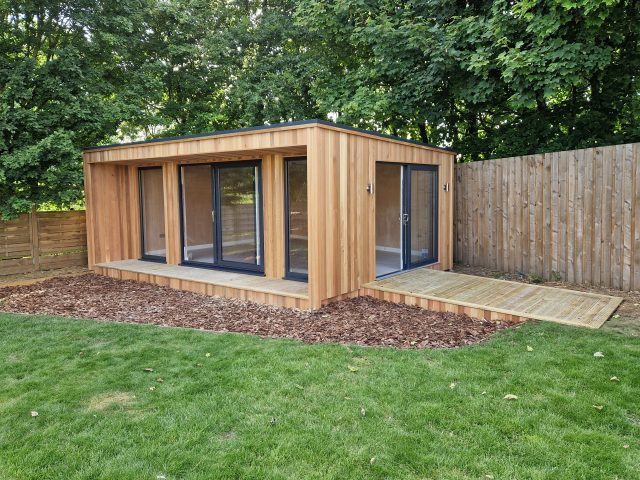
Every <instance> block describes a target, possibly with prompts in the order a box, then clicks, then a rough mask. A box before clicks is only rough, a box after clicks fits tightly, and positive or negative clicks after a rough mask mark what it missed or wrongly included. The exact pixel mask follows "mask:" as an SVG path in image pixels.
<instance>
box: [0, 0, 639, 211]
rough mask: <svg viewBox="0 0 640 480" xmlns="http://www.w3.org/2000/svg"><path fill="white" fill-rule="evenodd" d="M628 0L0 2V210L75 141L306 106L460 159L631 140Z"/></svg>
mask: <svg viewBox="0 0 640 480" xmlns="http://www.w3.org/2000/svg"><path fill="white" fill-rule="evenodd" d="M639 38H640V3H638V2H637V1H635V0H627V1H624V0H621V1H616V0H605V1H594V0H576V1H571V0H550V1H544V2H543V1H539V0H522V1H506V0H497V1H469V0H465V1H449V0H331V1H330V0H97V1H96V0H93V1H89V0H77V1H74V2H62V1H54V0H27V1H24V0H22V1H20V2H18V1H14V0H0V216H2V217H4V218H10V217H13V216H15V215H17V214H19V213H22V212H26V211H28V210H30V209H31V208H33V207H34V206H35V207H37V206H40V205H43V204H46V203H53V204H56V205H60V206H68V205H71V204H73V203H74V202H77V201H78V200H79V199H81V198H82V169H81V153H80V152H81V148H82V147H85V146H90V145H96V144H101V143H107V142H112V141H119V140H129V139H143V138H154V137H160V136H167V135H180V134H187V133H201V132H206V131H213V130H216V129H224V128H235V127H245V126H252V125H259V124H263V123H276V122H281V121H289V120H300V119H308V118H331V119H334V120H336V121H338V122H341V123H346V124H349V125H354V126H359V127H363V128H369V129H374V130H378V131H381V132H384V133H390V134H395V135H401V136H406V137H409V138H413V139H417V140H422V141H425V142H428V143H434V144H440V145H446V146H450V147H452V148H454V149H455V150H457V151H459V152H460V153H461V155H462V158H463V159H465V160H478V159H486V158H492V157H502V156H510V155H518V154H525V153H534V152H542V151H551V150H566V149H573V148H580V147H587V146H594V145H604V144H614V143H623V142H628V141H638V140H639V139H640V79H639V78H638V77H639V72H640V46H639Z"/></svg>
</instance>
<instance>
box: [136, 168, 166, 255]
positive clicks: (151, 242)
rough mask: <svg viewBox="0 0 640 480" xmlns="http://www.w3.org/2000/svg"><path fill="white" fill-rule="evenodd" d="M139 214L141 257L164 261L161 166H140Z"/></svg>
mask: <svg viewBox="0 0 640 480" xmlns="http://www.w3.org/2000/svg"><path fill="white" fill-rule="evenodd" d="M138 172H139V182H140V216H141V222H140V223H141V232H142V258H143V259H148V260H160V261H165V260H166V257H167V250H166V245H165V232H164V185H163V181H162V168H160V167H152V168H141V169H139V170H138Z"/></svg>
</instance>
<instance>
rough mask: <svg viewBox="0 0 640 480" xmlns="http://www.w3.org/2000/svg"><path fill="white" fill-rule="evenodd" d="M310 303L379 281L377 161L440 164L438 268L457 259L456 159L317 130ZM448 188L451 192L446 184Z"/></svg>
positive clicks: (311, 164) (312, 151)
mask: <svg viewBox="0 0 640 480" xmlns="http://www.w3.org/2000/svg"><path fill="white" fill-rule="evenodd" d="M310 137H311V138H310V139H309V147H308V184H309V259H310V260H309V286H310V289H309V290H310V291H309V294H310V304H311V307H312V308H318V307H320V306H321V305H322V304H323V303H326V302H327V300H330V299H331V300H333V299H339V298H345V296H349V295H353V292H355V291H357V290H358V289H360V288H361V286H362V285H363V284H365V283H367V282H370V281H372V280H374V279H375V197H374V195H375V193H374V195H372V194H370V193H368V192H367V185H368V184H370V183H371V184H373V185H374V192H375V183H376V179H375V165H376V162H378V161H384V162H397V163H407V164H427V165H439V167H440V168H439V178H438V183H439V185H438V189H439V197H438V202H439V205H438V210H439V238H438V251H439V254H438V256H439V266H438V268H442V269H449V268H451V265H452V260H453V228H452V227H453V225H452V222H453V195H454V192H453V187H454V186H453V183H454V182H453V161H454V154H452V153H447V152H440V151H434V150H428V149H424V148H420V147H416V146H411V145H406V144H400V143H397V142H390V141H387V140H384V139H378V138H371V137H366V136H362V135H355V134H351V133H348V132H343V131H337V130H333V129H326V128H322V127H321V128H318V129H316V130H315V131H314V132H313V133H311V134H310ZM445 183H448V184H449V192H445V191H444V188H443V186H444V184H445Z"/></svg>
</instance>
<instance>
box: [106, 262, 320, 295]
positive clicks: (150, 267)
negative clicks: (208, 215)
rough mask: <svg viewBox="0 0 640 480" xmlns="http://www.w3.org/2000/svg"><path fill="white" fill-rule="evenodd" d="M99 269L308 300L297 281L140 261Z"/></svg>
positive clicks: (303, 283) (304, 289)
mask: <svg viewBox="0 0 640 480" xmlns="http://www.w3.org/2000/svg"><path fill="white" fill-rule="evenodd" d="M96 266H98V267H103V268H113V269H117V270H123V271H127V272H135V273H143V274H147V275H157V276H161V277H166V278H173V279H179V280H187V281H192V282H200V283H207V284H211V285H217V286H221V287H228V288H236V289H241V290H250V291H253V292H260V293H267V294H274V295H282V296H287V297H294V298H301V299H305V300H306V299H308V286H307V283H305V282H296V281H293V280H280V279H273V278H265V277H263V276H261V275H251V274H246V273H238V272H227V271H223V270H211V269H207V268H196V267H188V266H183V265H167V264H165V263H157V262H145V261H141V260H120V261H115V262H106V263H100V264H97V265H96Z"/></svg>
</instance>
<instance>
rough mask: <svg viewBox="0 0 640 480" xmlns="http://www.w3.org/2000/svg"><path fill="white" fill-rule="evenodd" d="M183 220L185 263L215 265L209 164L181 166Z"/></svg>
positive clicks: (211, 177) (211, 178) (211, 183)
mask: <svg viewBox="0 0 640 480" xmlns="http://www.w3.org/2000/svg"><path fill="white" fill-rule="evenodd" d="M182 222H183V230H182V235H183V238H182V240H183V248H182V252H183V257H182V260H183V261H184V262H193V263H204V264H213V263H214V262H215V251H216V249H215V247H216V245H215V236H214V232H213V175H212V169H211V166H210V165H188V166H183V167H182Z"/></svg>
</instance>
